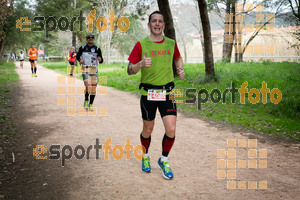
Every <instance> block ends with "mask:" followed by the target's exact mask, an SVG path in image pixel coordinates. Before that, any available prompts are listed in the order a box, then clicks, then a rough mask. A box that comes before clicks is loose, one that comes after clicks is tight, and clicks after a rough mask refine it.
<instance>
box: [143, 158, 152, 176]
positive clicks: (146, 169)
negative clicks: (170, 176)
mask: <svg viewBox="0 0 300 200" xmlns="http://www.w3.org/2000/svg"><path fill="white" fill-rule="evenodd" d="M142 171H143V172H147V173H150V172H151V167H150V158H149V156H147V157H144V158H143V159H142Z"/></svg>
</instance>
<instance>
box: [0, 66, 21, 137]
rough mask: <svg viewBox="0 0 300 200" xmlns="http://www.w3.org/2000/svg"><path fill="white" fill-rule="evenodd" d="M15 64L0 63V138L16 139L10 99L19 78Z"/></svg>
mask: <svg viewBox="0 0 300 200" xmlns="http://www.w3.org/2000/svg"><path fill="white" fill-rule="evenodd" d="M14 68H15V65H14V63H0V85H1V87H0V98H1V99H0V136H1V137H3V136H4V137H9V138H12V137H15V136H16V133H15V131H14V128H13V125H12V124H11V121H12V119H11V116H10V114H9V113H11V108H12V106H11V105H10V98H11V96H10V95H11V92H12V88H13V87H14V86H16V84H17V80H18V78H19V76H18V75H17V74H16V72H15V71H14Z"/></svg>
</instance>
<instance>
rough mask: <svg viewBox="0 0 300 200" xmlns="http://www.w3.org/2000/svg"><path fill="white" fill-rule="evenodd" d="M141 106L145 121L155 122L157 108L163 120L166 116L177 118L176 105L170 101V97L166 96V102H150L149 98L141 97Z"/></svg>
mask: <svg viewBox="0 0 300 200" xmlns="http://www.w3.org/2000/svg"><path fill="white" fill-rule="evenodd" d="M140 106H141V112H142V118H143V120H147V121H152V120H154V119H155V115H156V110H157V108H158V110H159V113H160V116H161V117H162V118H163V117H164V116H166V115H175V116H177V109H176V103H173V102H172V100H169V95H167V96H166V101H149V100H147V96H143V95H141V100H140Z"/></svg>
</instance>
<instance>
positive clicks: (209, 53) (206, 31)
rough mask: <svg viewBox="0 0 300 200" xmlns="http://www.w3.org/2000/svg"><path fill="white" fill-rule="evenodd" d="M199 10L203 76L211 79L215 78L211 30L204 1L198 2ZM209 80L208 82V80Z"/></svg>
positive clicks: (199, 0)
mask: <svg viewBox="0 0 300 200" xmlns="http://www.w3.org/2000/svg"><path fill="white" fill-rule="evenodd" d="M198 6H199V10H200V17H201V23H202V29H203V36H204V49H205V75H206V76H208V77H210V79H211V78H213V77H214V76H215V70H214V55H213V48H212V40H211V28H210V23H209V18H208V11H207V4H206V0H198ZM210 79H209V80H210Z"/></svg>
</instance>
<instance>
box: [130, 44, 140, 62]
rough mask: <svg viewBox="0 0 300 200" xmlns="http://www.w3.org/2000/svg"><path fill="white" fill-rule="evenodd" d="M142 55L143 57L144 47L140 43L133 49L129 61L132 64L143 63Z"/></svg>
mask: <svg viewBox="0 0 300 200" xmlns="http://www.w3.org/2000/svg"><path fill="white" fill-rule="evenodd" d="M141 55H142V46H141V43H140V42H137V43H136V44H135V46H134V47H133V49H132V51H131V53H130V55H129V58H128V60H129V62H131V63H132V64H136V63H138V62H140V61H141Z"/></svg>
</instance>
